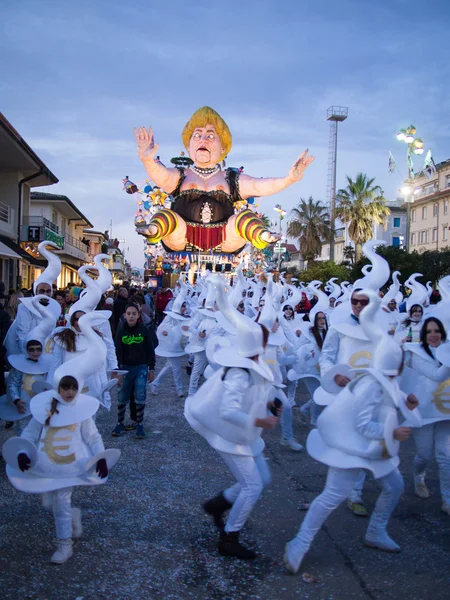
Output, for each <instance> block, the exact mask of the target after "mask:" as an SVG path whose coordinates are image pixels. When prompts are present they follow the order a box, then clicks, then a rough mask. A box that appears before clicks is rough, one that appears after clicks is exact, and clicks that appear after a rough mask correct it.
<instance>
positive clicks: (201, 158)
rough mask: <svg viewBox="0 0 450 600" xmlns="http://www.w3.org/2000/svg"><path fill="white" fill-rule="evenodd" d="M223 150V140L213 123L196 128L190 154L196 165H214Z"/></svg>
mask: <svg viewBox="0 0 450 600" xmlns="http://www.w3.org/2000/svg"><path fill="white" fill-rule="evenodd" d="M222 152H223V148H222V142H221V141H220V138H219V135H218V134H217V132H216V130H215V128H214V126H213V125H209V124H208V125H206V126H205V127H197V129H194V132H193V134H192V137H191V141H190V142H189V156H190V158H191V159H192V160H193V161H194V164H195V165H196V166H198V167H214V166H215V165H216V164H217V163H218V162H219V161H220V157H221V155H222Z"/></svg>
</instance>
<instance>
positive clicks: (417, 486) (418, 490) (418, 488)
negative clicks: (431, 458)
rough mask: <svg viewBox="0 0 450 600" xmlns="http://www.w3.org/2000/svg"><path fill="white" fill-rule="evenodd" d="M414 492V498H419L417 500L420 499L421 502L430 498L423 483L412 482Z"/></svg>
mask: <svg viewBox="0 0 450 600" xmlns="http://www.w3.org/2000/svg"><path fill="white" fill-rule="evenodd" d="M414 492H415V494H416V496H419V498H422V499H423V500H425V499H426V498H429V497H430V492H429V491H428V488H427V486H426V484H425V482H424V481H419V480H415V481H414Z"/></svg>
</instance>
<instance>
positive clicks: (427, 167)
mask: <svg viewBox="0 0 450 600" xmlns="http://www.w3.org/2000/svg"><path fill="white" fill-rule="evenodd" d="M422 173H423V174H424V175H425V177H426V178H427V179H430V177H431V176H432V175H433V173H436V165H435V163H434V160H433V157H432V156H431V150H428V152H427V154H426V156H425V160H424V161H423V166H422Z"/></svg>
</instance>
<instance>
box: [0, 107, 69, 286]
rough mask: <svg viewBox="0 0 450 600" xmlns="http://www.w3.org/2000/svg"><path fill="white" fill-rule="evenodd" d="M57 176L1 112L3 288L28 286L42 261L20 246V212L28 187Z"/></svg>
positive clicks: (0, 265) (0, 257) (25, 211)
mask: <svg viewBox="0 0 450 600" xmlns="http://www.w3.org/2000/svg"><path fill="white" fill-rule="evenodd" d="M57 182H58V179H57V177H56V176H55V175H54V174H53V173H52V172H51V171H50V169H49V168H48V167H47V166H46V165H45V164H44V163H43V161H42V160H41V159H40V158H39V157H38V156H37V154H36V153H35V152H34V151H33V150H32V149H31V148H30V146H29V145H28V144H27V143H26V142H25V140H24V139H23V138H22V136H21V135H20V134H19V133H18V132H17V131H16V130H15V129H14V127H13V126H12V125H11V123H10V122H9V121H8V120H7V119H6V117H4V115H3V114H1V113H0V281H2V282H3V283H4V284H5V288H6V291H8V290H9V289H17V288H21V287H27V288H28V287H29V282H30V281H31V279H30V278H31V276H32V274H33V273H34V270H35V268H36V269H38V270H39V271H40V269H41V268H42V266H43V265H44V264H45V263H44V262H43V261H41V260H39V258H38V257H36V256H32V255H30V254H28V253H27V252H26V251H25V250H24V249H23V248H22V247H21V245H20V234H21V225H22V221H23V215H24V214H28V212H29V205H30V194H31V189H32V188H36V187H40V186H49V185H52V184H54V183H57Z"/></svg>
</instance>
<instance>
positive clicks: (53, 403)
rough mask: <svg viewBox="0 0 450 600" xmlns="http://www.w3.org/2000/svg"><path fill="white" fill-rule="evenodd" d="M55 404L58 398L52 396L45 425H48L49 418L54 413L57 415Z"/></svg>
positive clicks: (56, 404)
mask: <svg viewBox="0 0 450 600" xmlns="http://www.w3.org/2000/svg"><path fill="white" fill-rule="evenodd" d="M57 406H58V400H57V399H56V398H52V405H51V406H50V413H49V415H48V417H47V418H46V420H45V425H50V419H51V418H52V417H53V415H54V414H55V413H56V414H57V415H59V410H58V408H57Z"/></svg>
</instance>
